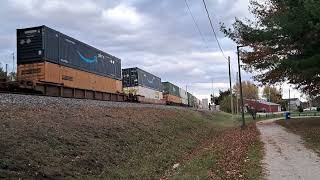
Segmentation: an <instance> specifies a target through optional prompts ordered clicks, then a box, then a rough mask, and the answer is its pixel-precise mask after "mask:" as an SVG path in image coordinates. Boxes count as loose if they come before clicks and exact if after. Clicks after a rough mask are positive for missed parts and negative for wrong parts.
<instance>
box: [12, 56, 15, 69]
mask: <svg viewBox="0 0 320 180" xmlns="http://www.w3.org/2000/svg"><path fill="white" fill-rule="evenodd" d="M12 72H15V69H14V53H12Z"/></svg>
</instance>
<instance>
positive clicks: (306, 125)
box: [277, 117, 320, 155]
mask: <svg viewBox="0 0 320 180" xmlns="http://www.w3.org/2000/svg"><path fill="white" fill-rule="evenodd" d="M277 123H278V124H280V125H282V126H284V127H286V128H287V129H288V130H290V131H292V132H293V133H296V134H298V135H300V136H301V137H302V138H303V140H304V141H305V142H306V145H307V146H308V147H309V148H311V149H313V150H314V151H315V152H317V153H318V154H319V155H320V117H316V118H300V119H290V120H288V121H284V120H279V121H277Z"/></svg>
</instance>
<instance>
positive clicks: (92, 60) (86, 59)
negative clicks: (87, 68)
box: [77, 51, 98, 63]
mask: <svg viewBox="0 0 320 180" xmlns="http://www.w3.org/2000/svg"><path fill="white" fill-rule="evenodd" d="M77 53H78V54H79V56H80V58H81V59H82V60H83V61H84V62H86V63H94V62H97V61H98V58H97V56H93V58H91V59H90V58H86V57H84V56H83V55H82V54H81V53H80V52H79V51H77Z"/></svg>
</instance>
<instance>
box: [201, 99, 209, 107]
mask: <svg viewBox="0 0 320 180" xmlns="http://www.w3.org/2000/svg"><path fill="white" fill-rule="evenodd" d="M202 108H203V109H209V100H208V99H202Z"/></svg>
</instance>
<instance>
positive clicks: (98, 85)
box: [17, 62, 122, 93]
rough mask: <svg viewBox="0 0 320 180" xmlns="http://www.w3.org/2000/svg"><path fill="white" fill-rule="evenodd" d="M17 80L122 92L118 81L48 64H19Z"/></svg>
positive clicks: (120, 83)
mask: <svg viewBox="0 0 320 180" xmlns="http://www.w3.org/2000/svg"><path fill="white" fill-rule="evenodd" d="M17 78H18V81H25V82H32V83H35V82H46V83H50V84H56V85H60V86H65V87H71V88H79V89H87V90H93V91H100V92H109V93H121V92H122V82H121V81H120V80H117V79H113V78H109V77H105V76H100V75H97V74H93V73H88V72H85V71H81V70H78V69H74V68H69V67H66V66H60V65H58V64H54V63H50V62H38V63H28V64H19V65H18V70H17Z"/></svg>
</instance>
